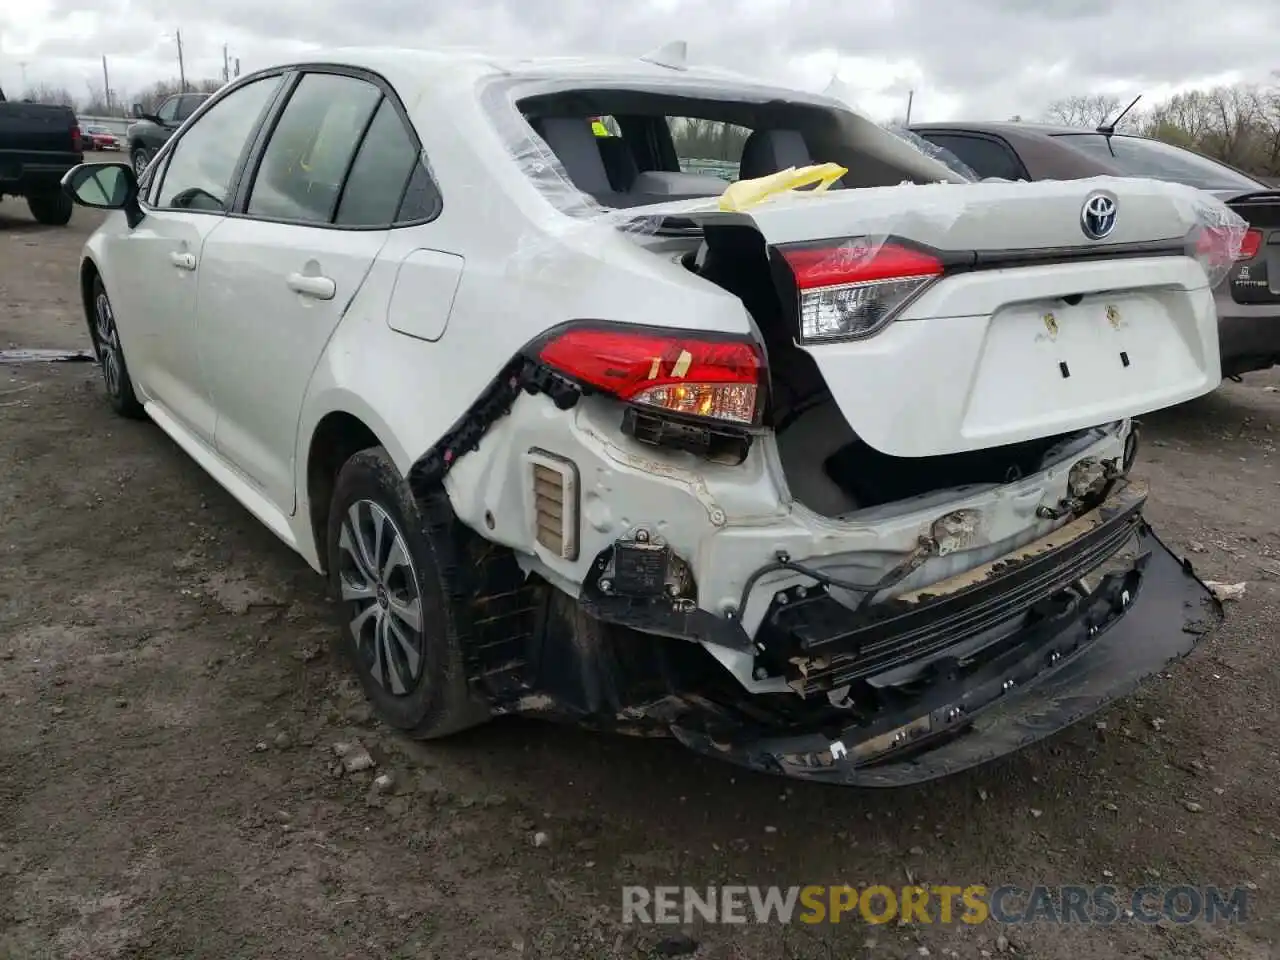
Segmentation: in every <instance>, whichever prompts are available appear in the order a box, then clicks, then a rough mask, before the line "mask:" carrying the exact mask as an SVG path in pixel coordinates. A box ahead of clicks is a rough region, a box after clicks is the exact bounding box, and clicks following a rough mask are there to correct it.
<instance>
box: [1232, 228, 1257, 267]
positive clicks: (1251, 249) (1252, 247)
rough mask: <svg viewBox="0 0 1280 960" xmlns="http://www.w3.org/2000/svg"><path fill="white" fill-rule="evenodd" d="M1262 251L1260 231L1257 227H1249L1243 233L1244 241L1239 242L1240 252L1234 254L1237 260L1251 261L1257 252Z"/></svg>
mask: <svg viewBox="0 0 1280 960" xmlns="http://www.w3.org/2000/svg"><path fill="white" fill-rule="evenodd" d="M1261 249H1262V231H1261V230H1259V229H1258V228H1257V227H1251V228H1250V229H1249V230H1248V232H1246V233H1245V235H1244V239H1243V240H1241V241H1240V252H1239V253H1237V254H1236V259H1237V260H1252V259H1253V258H1254V257H1256V256H1257V255H1258V251H1259V250H1261Z"/></svg>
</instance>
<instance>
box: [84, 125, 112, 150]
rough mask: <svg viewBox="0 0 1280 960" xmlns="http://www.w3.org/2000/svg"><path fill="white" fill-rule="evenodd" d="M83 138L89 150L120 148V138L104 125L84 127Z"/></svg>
mask: <svg viewBox="0 0 1280 960" xmlns="http://www.w3.org/2000/svg"><path fill="white" fill-rule="evenodd" d="M84 140H85V144H86V145H87V146H88V147H89V149H90V150H119V149H120V139H119V138H118V137H117V136H116V135H115V134H114V133H112V132H111V131H110V130H108V129H107V128H106V127H85V128H84Z"/></svg>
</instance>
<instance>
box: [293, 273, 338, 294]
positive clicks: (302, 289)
mask: <svg viewBox="0 0 1280 960" xmlns="http://www.w3.org/2000/svg"><path fill="white" fill-rule="evenodd" d="M287 282H288V284H289V289H290V290H293V291H294V292H295V293H300V294H302V295H303V296H304V297H312V298H314V299H316V300H332V299H333V298H334V296H335V295H336V294H337V292H338V285H337V284H336V283H334V282H333V281H332V280H331V279H329V278H328V277H308V276H305V275H303V274H301V273H291V274H289V277H288V281H287Z"/></svg>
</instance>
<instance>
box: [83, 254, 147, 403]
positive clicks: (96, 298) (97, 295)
mask: <svg viewBox="0 0 1280 960" xmlns="http://www.w3.org/2000/svg"><path fill="white" fill-rule="evenodd" d="M93 346H94V350H95V351H96V352H97V354H98V363H99V365H100V366H101V367H102V383H103V385H104V386H105V387H106V388H107V399H108V400H109V401H111V406H112V407H113V408H114V409H115V411H116V413H118V414H120V415H121V416H124V417H129V418H130V419H133V420H141V419H142V418H143V417H145V416H146V412H145V411H144V410H143V408H142V404H141V403H139V402H138V397H137V394H135V393H134V391H133V381H132V380H131V379H130V378H129V367H128V365H127V364H126V363H125V362H124V347H122V346H121V345H120V331H119V330H118V329H117V328H116V314H115V310H113V309H112V307H111V298H110V297H108V296H107V288H106V287H105V286H103V284H102V278H101V277H94V279H93Z"/></svg>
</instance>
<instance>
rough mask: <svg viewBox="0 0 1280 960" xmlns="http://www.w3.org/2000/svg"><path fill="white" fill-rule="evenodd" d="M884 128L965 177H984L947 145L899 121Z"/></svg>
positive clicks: (975, 178) (977, 178) (969, 178)
mask: <svg viewBox="0 0 1280 960" xmlns="http://www.w3.org/2000/svg"><path fill="white" fill-rule="evenodd" d="M884 128H885V129H886V130H888V131H889V132H890V133H892V134H893V135H894V136H895V137H899V138H901V139H903V140H905V141H906V142H907V143H909V144H911V146H913V147H915V148H916V149H917V150H919V151H920V152H921V153H923V154H924V155H925V156H926V157H928V158H929V159H930V160H937V161H938V162H939V163H943V164H946V165H947V167H948V168H950V169H951V170H952V171H953V172H955V173H957V174H959V175H960V176H962V177H964V178H965V179H966V180H972V181H978V180H981V179H982V177H979V176H978V175H977V174H976V173H974V172H973V169H972V168H971V167H970V166H969V165H968V164H966V163H964V162H963V161H962V160H961V159H960V158H959V157H957V156H956V155H955V154H954V153H952V152H951V151H950V150H948V149H947V148H946V147H940V146H938V145H937V144H936V143H930V142H929V141H928V140H926V139H925V138H924V137H922V136H920V135H919V134H917V133H912V132H911V131H910V130H908V129H907V128H906V127H904V126H902V125H901V124H898V123H887V124H885V127H884ZM988 179H989V178H988Z"/></svg>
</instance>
